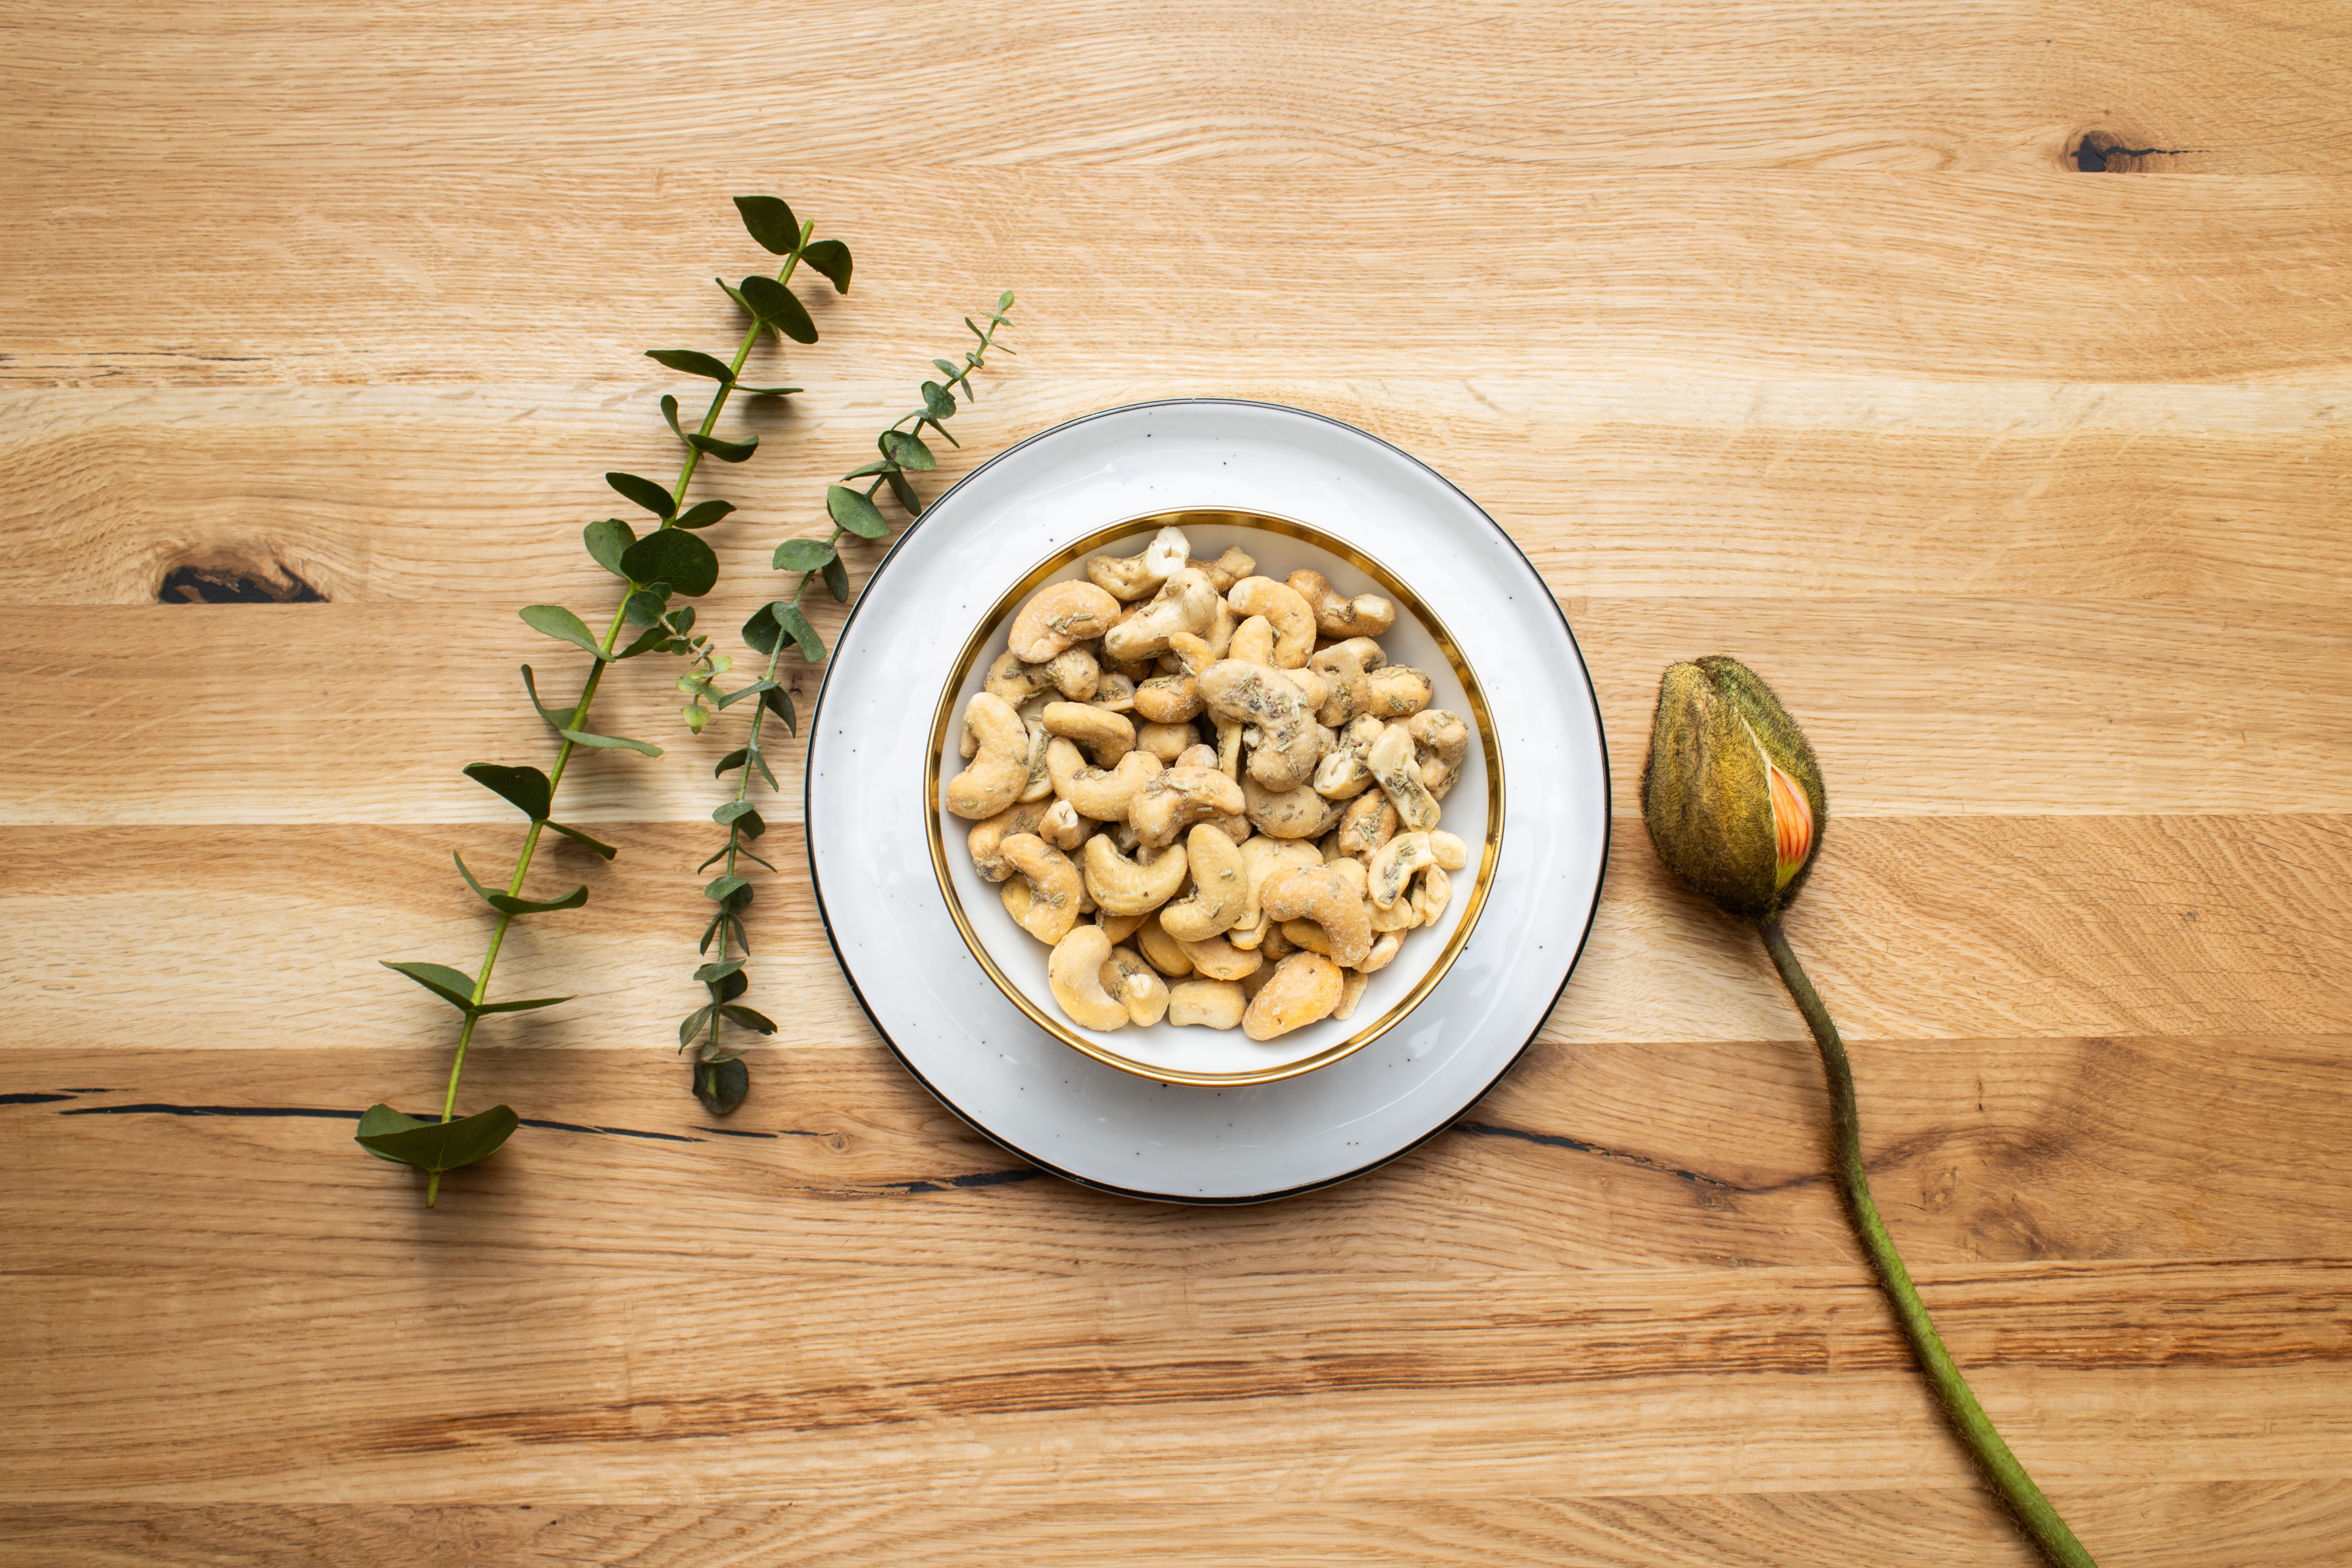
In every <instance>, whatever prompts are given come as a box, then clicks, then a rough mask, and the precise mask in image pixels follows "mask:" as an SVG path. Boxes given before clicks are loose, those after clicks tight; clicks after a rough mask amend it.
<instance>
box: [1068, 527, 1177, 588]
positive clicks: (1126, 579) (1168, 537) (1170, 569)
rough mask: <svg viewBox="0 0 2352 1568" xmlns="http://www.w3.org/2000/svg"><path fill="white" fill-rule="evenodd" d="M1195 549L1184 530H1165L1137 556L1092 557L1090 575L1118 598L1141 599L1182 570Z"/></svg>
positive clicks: (1088, 567)
mask: <svg viewBox="0 0 2352 1568" xmlns="http://www.w3.org/2000/svg"><path fill="white" fill-rule="evenodd" d="M1191 549H1192V547H1191V545H1190V544H1188V543H1187V542H1185V539H1184V531H1183V530H1182V529H1181V528H1172V527H1171V528H1163V529H1161V530H1160V531H1159V532H1158V533H1155V534H1153V535H1152V536H1151V541H1150V543H1148V544H1146V545H1145V546H1144V547H1143V548H1142V549H1141V550H1139V551H1138V552H1136V553H1134V554H1133V555H1090V556H1088V557H1087V576H1089V577H1091V578H1093V579H1094V581H1095V584H1096V586H1097V587H1099V588H1101V589H1102V590H1103V591H1104V592H1106V593H1108V594H1109V595H1110V596H1111V597H1112V598H1114V599H1121V600H1128V599H1141V598H1146V597H1149V596H1150V595H1151V594H1152V593H1154V592H1156V591H1157V590H1158V588H1159V587H1160V584H1162V583H1164V582H1166V581H1167V580H1168V579H1169V578H1170V577H1172V576H1174V575H1175V574H1176V573H1177V572H1178V571H1180V570H1181V569H1182V567H1183V565H1184V561H1185V557H1186V555H1187V554H1188V553H1189V552H1190V551H1191Z"/></svg>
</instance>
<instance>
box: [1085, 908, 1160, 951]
mask: <svg viewBox="0 0 2352 1568" xmlns="http://www.w3.org/2000/svg"><path fill="white" fill-rule="evenodd" d="M1149 919H1150V916H1149V915H1115V914H1112V913H1111V912H1110V911H1109V910H1101V909H1097V910H1095V924H1097V925H1098V926H1100V927H1102V928H1103V934H1104V935H1105V936H1108V938H1110V940H1111V942H1113V943H1114V944H1117V943H1118V942H1125V941H1126V940H1127V939H1128V938H1129V937H1131V936H1133V935H1134V934H1135V928H1136V927H1138V926H1139V925H1141V924H1142V923H1143V922H1144V921H1147V920H1149Z"/></svg>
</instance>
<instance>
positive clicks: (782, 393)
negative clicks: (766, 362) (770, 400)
mask: <svg viewBox="0 0 2352 1568" xmlns="http://www.w3.org/2000/svg"><path fill="white" fill-rule="evenodd" d="M735 390H736V391H738V392H740V393H743V394H745V395H748V396H751V397H790V396H791V395H793V393H795V392H805V391H807V390H808V389H807V388H806V387H802V386H746V385H744V384H742V383H741V382H740V381H739V382H737V383H736V384H735Z"/></svg>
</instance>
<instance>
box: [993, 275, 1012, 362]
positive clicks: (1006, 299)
mask: <svg viewBox="0 0 2352 1568" xmlns="http://www.w3.org/2000/svg"><path fill="white" fill-rule="evenodd" d="M996 309H997V312H998V314H999V315H1000V316H1002V315H1003V312H1004V311H1006V310H1011V309H1013V290H1012V289H1006V290H1005V291H1004V292H1003V293H1002V294H999V295H998V296H997V297H996ZM1004 352H1005V353H1012V352H1013V351H1012V350H1011V349H1007V350H1005V351H1004Z"/></svg>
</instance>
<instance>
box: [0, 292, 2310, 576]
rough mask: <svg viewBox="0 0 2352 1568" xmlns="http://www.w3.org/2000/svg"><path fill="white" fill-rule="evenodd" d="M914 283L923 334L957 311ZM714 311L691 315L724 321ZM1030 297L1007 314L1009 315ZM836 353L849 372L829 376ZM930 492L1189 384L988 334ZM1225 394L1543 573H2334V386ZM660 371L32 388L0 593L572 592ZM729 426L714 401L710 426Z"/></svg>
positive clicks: (816, 435) (707, 326)
mask: <svg viewBox="0 0 2352 1568" xmlns="http://www.w3.org/2000/svg"><path fill="white" fill-rule="evenodd" d="M951 309H952V306H951V304H950V302H948V301H942V302H941V317H940V322H939V323H938V325H939V329H940V331H939V341H940V343H941V344H942V345H944V344H945V343H946V342H949V338H948V336H947V332H948V331H950V330H960V329H955V328H954V326H953V321H952V319H951V316H950V310H951ZM725 325H726V323H725V321H723V319H721V318H719V317H717V316H715V315H714V316H713V318H712V319H711V320H709V321H704V322H698V323H697V325H696V328H695V330H694V332H693V333H691V334H689V335H699V334H701V333H702V332H703V331H709V333H710V334H711V335H712V336H713V337H714V338H716V337H719V336H723V335H724V329H725ZM1025 325H1026V323H1025V321H1023V322H1022V323H1021V324H1019V325H1016V326H1015V328H1014V329H1013V331H1012V333H1011V334H1010V336H1011V338H1012V339H1018V338H1019V337H1020V336H1021V335H1022V334H1023V332H1024V331H1025ZM888 359H889V356H887V355H876V356H874V358H873V361H872V363H869V362H868V360H867V358H866V355H864V354H861V353H856V350H855V349H854V348H853V349H850V350H847V351H845V352H842V353H835V350H834V346H833V345H831V344H825V345H820V346H819V347H818V348H817V349H814V350H809V351H804V352H803V351H795V353H794V354H793V363H792V366H791V368H789V369H788V370H780V371H779V372H778V374H789V375H792V376H795V377H798V378H799V379H801V380H802V381H804V382H806V383H807V384H809V385H810V387H811V391H810V392H809V393H808V394H807V395H804V396H803V397H801V398H799V399H797V400H795V401H794V402H793V405H791V406H790V408H789V409H783V408H755V409H753V410H751V411H749V412H747V413H745V414H743V415H742V416H740V417H741V425H740V428H742V429H744V430H746V431H751V432H754V433H757V434H760V435H761V437H763V440H764V443H765V444H764V445H763V447H762V448H761V455H760V456H759V458H757V459H756V460H755V461H754V462H752V463H751V465H749V466H748V467H746V468H742V469H740V470H728V471H725V472H724V473H722V474H719V475H718V476H715V488H713V489H712V492H711V493H714V494H716V493H723V494H725V495H727V496H728V497H729V498H730V499H731V500H734V501H735V502H736V503H737V504H738V505H739V506H740V507H742V508H743V509H744V510H743V512H742V513H741V515H740V517H739V518H737V519H734V520H730V521H729V522H727V523H725V524H723V525H722V527H721V531H720V532H719V534H718V535H717V537H719V538H722V539H727V540H730V541H733V542H735V543H736V544H737V545H738V546H739V547H744V548H748V549H751V550H754V551H756V550H757V549H758V548H760V547H761V546H763V545H771V544H772V543H773V542H774V541H775V540H776V539H778V538H781V537H782V536H783V535H784V534H786V533H788V532H790V531H793V529H794V528H795V527H808V526H812V523H811V522H810V520H811V519H812V518H813V517H814V513H815V511H816V510H817V505H816V499H815V498H818V497H820V496H821V495H822V494H823V490H824V485H825V483H826V482H827V481H828V480H829V479H832V478H833V477H834V476H835V475H836V474H839V473H842V472H844V471H845V470H847V469H848V468H852V467H855V466H856V464H857V463H858V462H860V461H862V460H863V459H864V458H865V457H866V455H867V447H868V446H869V444H870V442H871V440H872V437H873V432H874V431H875V430H876V429H878V428H879V427H880V426H882V425H884V424H886V423H887V422H888V421H889V420H890V419H891V418H893V417H895V416H898V415H899V414H900V413H902V412H903V411H904V410H905V408H906V407H908V406H909V405H910V399H909V395H908V389H910V388H911V386H912V384H913V382H914V380H915V378H916V376H917V374H919V373H921V374H928V368H927V367H926V366H925V365H924V363H922V362H921V361H919V360H918V359H916V358H915V357H914V356H912V355H908V356H907V358H906V360H905V373H904V374H903V375H902V377H901V380H902V381H903V382H904V383H905V384H904V385H901V384H898V383H893V382H889V381H887V380H881V379H878V377H879V376H880V375H881V374H882V373H883V372H884V371H886V370H887V364H888ZM849 374H856V375H858V376H859V377H860V378H861V379H858V380H855V381H846V382H845V381H844V380H843V379H842V378H843V377H844V376H845V375H849ZM985 382H986V384H984V385H983V387H982V400H981V402H980V403H979V404H978V405H977V406H975V407H972V408H971V409H969V410H967V411H966V412H965V413H964V414H963V416H961V418H960V419H959V420H958V425H959V427H960V428H961V430H962V438H963V439H964V440H966V441H967V442H968V443H970V445H968V446H967V447H964V448H962V449H960V450H959V449H955V448H949V449H947V450H945V451H943V452H942V453H941V456H942V458H943V459H944V460H943V463H942V466H941V469H940V474H939V475H938V476H937V477H936V478H935V479H932V480H930V481H929V488H930V490H931V492H932V493H934V494H936V493H938V492H939V491H940V489H944V488H945V486H946V484H947V483H949V482H950V481H951V480H952V479H953V478H955V477H956V476H958V475H960V474H961V473H963V472H965V471H967V470H968V469H969V468H971V466H972V465H973V464H974V462H975V461H976V460H977V459H978V458H982V457H984V456H986V455H988V454H990V453H992V452H994V451H996V450H999V449H1001V448H1003V447H1005V446H1008V445H1010V444H1011V443H1012V442H1013V441H1015V440H1018V439H1019V438H1021V437H1024V436H1026V435H1028V434H1030V433H1031V432H1033V431H1037V430H1042V429H1045V428H1048V427H1050V426H1053V425H1055V424H1058V423H1060V422H1061V421H1063V420H1065V419H1068V418H1072V417H1075V416H1078V415H1081V414H1084V413H1087V412H1088V411H1090V410H1092V409H1095V408H1099V407H1107V406H1111V405H1117V404H1119V403H1123V402H1131V401H1137V400H1140V399H1143V398H1148V397H1151V396H1155V395H1182V394H1183V393H1185V392H1188V391H1191V390H1194V389H1195V384H1193V383H1190V382H1188V381H1185V380H1181V379H1175V378H1164V379H1163V378H1153V377H1150V376H1148V375H1147V376H1138V377H1136V378H1133V379H1127V380H1110V381H1095V382H1089V381H1084V380H1079V379H1076V378H1069V377H1064V376H1060V375H1049V374H1040V373H1038V372H1036V371H1034V370H1032V369H1031V367H1029V366H1028V365H1027V363H1025V362H1024V361H1019V360H1008V361H1005V362H1003V368H1002V369H1001V370H996V371H992V372H991V373H990V374H989V375H988V376H987V377H986V378H985ZM1223 390H1224V391H1225V392H1226V393H1228V394H1230V395H1238V396H1254V397H1258V398H1262V399H1265V400H1267V401H1273V402H1283V403H1289V404H1292V405H1299V406H1305V407H1308V408H1313V409H1316V410H1318V411H1319V412H1323V413H1327V414H1329V415H1331V416H1335V417H1338V418H1342V419H1346V420H1349V421H1351V422H1353V423H1355V424H1357V425H1359V426H1362V427H1363V428H1366V429H1369V430H1370V431H1371V433H1372V434H1374V435H1376V436H1379V437H1382V438H1383V439H1386V440H1389V441H1391V442H1394V443H1396V444H1398V445H1400V446H1402V447H1405V448H1406V449H1407V450H1409V451H1411V452H1412V453H1414V454H1415V455H1416V456H1418V457H1420V458H1423V460H1424V461H1426V462H1428V463H1430V464H1431V465H1432V466H1433V467H1434V468H1437V469H1438V470H1439V471H1440V472H1442V473H1444V474H1446V475H1448V476H1449V477H1450V478H1452V479H1454V481H1455V482H1457V483H1459V484H1461V485H1463V486H1465V488H1466V489H1468V490H1469V491H1470V492H1471V493H1472V494H1474V495H1475V496H1476V497H1477V498H1478V499H1479V500H1481V502H1483V503H1484V504H1485V505H1486V507H1487V508H1488V509H1489V510H1491V511H1492V512H1493V513H1494V514H1495V516H1496V518H1497V519H1498V520H1499V521H1501V522H1502V523H1503V524H1504V526H1505V527H1506V528H1507V529H1509V530H1510V531H1511V532H1512V533H1513V534H1514V535H1515V536H1516V537H1517V539H1518V540H1519V541H1520V542H1522V544H1523V545H1525V546H1526V547H1527V548H1528V550H1529V552H1531V554H1532V556H1533V558H1534V560H1535V562H1536V564H1537V566H1538V569H1540V570H1541V571H1542V572H1543V573H1544V574H1545V577H1546V579H1547V580H1548V581H1549V582H1551V583H1552V584H1556V585H1557V586H1558V587H1559V590H1560V591H1561V592H1563V593H1566V594H1570V595H1587V596H1593V597H1620V596H1639V597H1675V596H1686V595H1706V596H1710V597H1732V596H1739V597H1755V598H1773V597H1787V596H1802V597H1804V598H1807V599H1811V598H1814V597H1818V596H1822V595H1857V594H1865V595H1890V594H1925V595H1962V594H1965V595H1999V596H2002V597H2015V596H2028V595H2032V596H2042V595H2047V596H2056V597H2066V598H2095V599H2103V600H2109V601H2119V600H2143V599H2232V600H2260V601H2263V602H2266V603H2290V604H2307V603H2315V602H2326V603H2333V602H2340V600H2341V599H2342V597H2343V595H2344V591H2345V585H2346V584H2345V581H2344V573H2343V570H2342V552H2341V550H2340V548H2339V541H2338V535H2339V534H2340V532H2341V530H2342V518H2341V513H2342V498H2343V495H2344V493H2345V490H2346V489H2347V484H2352V403H2347V400H2346V399H2345V398H2344V397H2343V396H2342V395H2340V394H2339V393H2338V392H2336V391H2332V390H2327V389H2305V388H2299V387H2273V388H2263V389H2254V388H2243V387H2230V388H2215V387H2188V386H2164V385H2146V386H2143V385H2129V384H2126V385H2105V386H2095V387H2089V386H2070V385H2064V384H2017V383H2011V384H1998V385H1978V384H1921V383H1898V382H1874V383H1828V382H1800V383H1787V382H1755V381H1749V382H1720V383H1718V382H1696V383H1693V382H1683V383H1659V382H1647V381H1643V380H1639V379H1632V378H1622V377H1620V378H1612V379H1609V380H1605V381H1594V380H1585V379H1580V380H1579V381H1577V382H1575V383H1574V384H1570V385H1567V386H1562V385H1560V384H1558V382H1557V381H1555V380H1553V379H1551V378H1549V377H1547V378H1541V379H1530V378H1526V377H1515V376H1502V377H1482V378H1479V379H1477V380H1475V381H1441V382H1424V383H1415V384H1411V385H1402V384H1382V383H1378V382H1373V383H1334V382H1325V381H1317V382H1300V381H1295V380H1274V381H1267V382H1262V383H1251V384H1237V383H1235V382H1234V380H1233V379H1232V378H1231V377H1227V378H1225V380H1224V384H1223ZM657 395H658V392H657V388H656V387H655V386H652V385H646V386H642V387H634V388H626V389H624V388H621V387H617V386H585V385H578V384H566V385H558V386H551V387H540V386H507V385H499V384H469V385H466V386H462V387H459V386H451V387H440V388H425V387H378V386H368V387H349V386H299V387H271V388H260V387H212V388H147V389H136V388H124V389H116V390H107V389H89V390H83V389H71V388H66V389H56V390H48V391H41V392H22V393H16V394H10V395H0V467H5V468H7V469H8V471H10V472H11V473H12V474H14V475H15V476H16V479H17V481H18V483H19V485H20V486H21V489H22V492H23V495H22V502H21V504H20V506H19V507H18V508H17V510H16V511H15V512H14V513H13V514H12V516H11V518H10V520H9V521H8V522H7V524H6V525H5V526H6V537H7V538H8V540H9V543H10V548H9V549H8V550H7V551H6V552H5V554H0V603H7V604H16V605H96V604H113V605H132V604H148V603H152V602H153V601H154V600H155V598H156V596H157V590H158V586H159V584H161V583H162V581H163V577H164V575H165V574H166V573H168V572H169V571H171V570H173V568H175V567H178V566H182V565H190V564H194V565H222V566H227V567H231V568H236V569H241V570H243V571H244V572H246V573H247V574H250V575H254V576H256V577H263V578H269V579H272V580H276V579H278V577H280V576H281V575H282V574H291V575H292V576H294V577H298V578H299V579H300V580H301V581H302V582H304V583H306V584H309V585H310V587H311V588H313V589H314V590H316V591H317V592H318V593H320V595H323V596H325V597H327V598H329V599H331V600H333V601H336V602H338V603H352V602H367V603H388V602H403V603H407V602H415V601H420V600H433V601H436V602H439V603H475V604H498V605H505V604H507V603H508V602H509V601H511V600H512V599H513V597H514V596H515V595H516V594H517V593H518V592H521V591H523V585H524V584H532V585H535V587H537V588H539V589H541V591H544V592H546V593H548V594H550V595H571V594H585V593H592V592H593V591H595V590H596V589H597V588H598V587H600V586H601V574H597V573H595V572H594V571H593V568H591V567H589V566H588V565H587V563H586V562H585V561H584V559H583V558H581V557H580V556H579V553H578V552H577V550H576V548H575V547H573V546H572V542H571V541H572V535H573V534H574V533H575V532H576V530H577V526H578V524H579V523H580V522H582V521H585V520H586V519H588V518H590V517H594V516H602V515H605V514H606V513H608V512H609V511H610V510H612V509H613V507H614V504H615V502H614V498H613V496H612V495H611V493H610V491H608V490H607V489H605V487H604V483H603V480H602V479H601V477H600V476H601V475H602V474H603V473H604V470H605V469H607V468H616V467H617V468H632V469H643V470H646V471H661V470H662V469H664V468H667V466H669V465H670V464H671V463H673V462H674V458H673V457H672V453H673V452H674V450H675V447H674V446H673V445H672V444H671V443H670V438H669V437H667V436H665V435H663V434H661V430H660V426H659V425H658V424H657V423H656V418H655V416H654V414H653V405H654V402H655V399H656V396H657ZM731 427H734V426H730V428H731Z"/></svg>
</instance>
